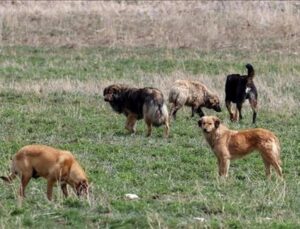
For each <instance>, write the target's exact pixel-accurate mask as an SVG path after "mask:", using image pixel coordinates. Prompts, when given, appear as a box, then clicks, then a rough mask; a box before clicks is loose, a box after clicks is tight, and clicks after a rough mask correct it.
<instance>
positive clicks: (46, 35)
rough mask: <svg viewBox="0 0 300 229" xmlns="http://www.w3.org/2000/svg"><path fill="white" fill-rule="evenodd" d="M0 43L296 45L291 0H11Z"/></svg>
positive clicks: (297, 7) (298, 10)
mask: <svg viewBox="0 0 300 229" xmlns="http://www.w3.org/2000/svg"><path fill="white" fill-rule="evenodd" d="M0 15H1V16H0V34H1V37H0V44H1V45H29V46H66V47H70V48H72V47H78V46H79V47H82V46H108V47H124V46H126V47H137V46H143V47H144V46H147V47H168V48H197V49H201V50H216V49H218V50H219V49H244V50H257V51H261V50H268V51H269V50H280V51H288V52H290V51H294V52H297V51H299V47H300V39H299V37H300V27H299V25H298V23H297V22H299V21H300V4H299V3H298V2H295V1H275V2H273V1H262V2H252V1H245V2H243V1H225V2H219V1H213V2H210V1H130V2H126V1H100V2H93V1H92V2H89V1H64V2H58V1H53V2H50V1H46V2H44V1H43V2H38V1H34V2H31V1H29V2H27V1H12V2H1V3H0Z"/></svg>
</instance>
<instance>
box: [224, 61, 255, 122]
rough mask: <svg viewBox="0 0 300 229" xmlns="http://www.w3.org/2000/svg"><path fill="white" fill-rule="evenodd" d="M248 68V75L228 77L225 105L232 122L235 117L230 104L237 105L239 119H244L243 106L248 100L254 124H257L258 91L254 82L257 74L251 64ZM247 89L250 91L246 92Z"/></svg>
mask: <svg viewBox="0 0 300 229" xmlns="http://www.w3.org/2000/svg"><path fill="white" fill-rule="evenodd" d="M246 68H247V70H248V74H247V75H240V74H232V75H228V76H227V79H226V84H225V103H226V106H227V109H228V111H229V113H230V118H231V120H233V119H234V116H233V114H232V112H231V108H230V107H231V105H230V103H236V105H237V109H238V112H239V117H240V119H242V118H243V116H242V112H241V110H242V104H243V103H244V102H245V100H246V99H248V100H249V102H250V105H251V108H252V110H253V117H252V122H253V123H255V122H256V115H257V111H256V108H257V89H256V87H255V84H254V82H253V78H254V75H255V72H254V69H253V67H252V65H251V64H247V65H246ZM247 88H248V91H247V92H246V89H247Z"/></svg>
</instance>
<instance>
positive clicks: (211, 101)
mask: <svg viewBox="0 0 300 229" xmlns="http://www.w3.org/2000/svg"><path fill="white" fill-rule="evenodd" d="M169 103H171V111H170V115H171V116H173V118H174V119H175V118H176V113H177V111H178V110H179V109H180V108H182V107H183V106H184V105H186V106H190V107H192V117H194V114H195V112H196V113H198V114H199V116H200V117H202V116H204V113H203V111H202V108H203V107H205V108H208V109H214V110H215V111H217V112H220V111H221V107H220V99H219V97H218V96H217V95H215V94H213V93H212V92H211V91H210V90H208V88H207V87H206V86H205V85H204V84H202V83H199V82H196V81H189V80H177V81H175V83H174V85H173V86H172V88H171V90H170V92H169Z"/></svg>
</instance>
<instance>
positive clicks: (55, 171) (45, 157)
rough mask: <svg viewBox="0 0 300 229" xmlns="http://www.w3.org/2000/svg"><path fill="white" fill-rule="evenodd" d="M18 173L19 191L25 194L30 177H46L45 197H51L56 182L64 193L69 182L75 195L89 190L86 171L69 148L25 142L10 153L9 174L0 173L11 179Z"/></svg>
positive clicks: (66, 192) (65, 194) (9, 180)
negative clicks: (11, 157)
mask: <svg viewBox="0 0 300 229" xmlns="http://www.w3.org/2000/svg"><path fill="white" fill-rule="evenodd" d="M17 175H18V176H19V177H20V179H21V185H20V190H19V194H20V196H21V197H22V198H24V197H25V188H26V186H27V184H28V183H29V181H30V179H31V178H39V177H43V178H45V179H46V180H47V181H48V184H47V197H48V199H49V200H51V199H52V189H53V186H54V184H55V183H56V182H59V183H60V185H61V189H62V192H63V194H64V196H65V197H67V196H68V190H67V184H69V185H70V186H71V187H72V188H73V189H74V191H75V192H76V194H77V195H78V196H81V195H86V194H87V192H88V180H87V177H86V174H85V172H84V171H83V169H82V168H81V167H80V165H79V164H78V162H77V161H76V160H75V158H74V157H73V155H72V154H71V153H70V152H69V151H63V150H59V149H55V148H52V147H49V146H45V145H28V146H25V147H23V148H21V149H20V150H19V151H18V152H17V153H16V154H15V155H14V157H13V159H12V164H11V175H9V176H8V177H5V176H1V177H0V178H2V179H3V180H4V181H6V182H9V183H10V182H12V180H13V179H14V178H15V177H16V176H17Z"/></svg>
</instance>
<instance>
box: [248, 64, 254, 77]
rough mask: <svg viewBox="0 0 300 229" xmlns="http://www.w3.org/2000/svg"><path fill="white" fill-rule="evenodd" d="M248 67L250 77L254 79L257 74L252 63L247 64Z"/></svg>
mask: <svg viewBox="0 0 300 229" xmlns="http://www.w3.org/2000/svg"><path fill="white" fill-rule="evenodd" d="M246 68H247V69H248V78H251V79H253V77H254V75H255V72H254V68H253V66H252V65H251V64H246Z"/></svg>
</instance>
